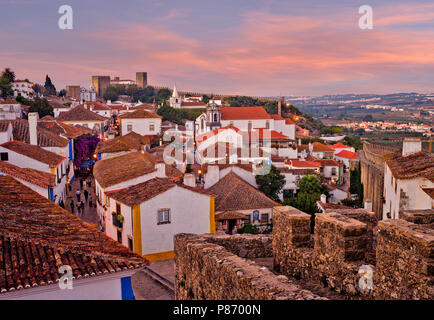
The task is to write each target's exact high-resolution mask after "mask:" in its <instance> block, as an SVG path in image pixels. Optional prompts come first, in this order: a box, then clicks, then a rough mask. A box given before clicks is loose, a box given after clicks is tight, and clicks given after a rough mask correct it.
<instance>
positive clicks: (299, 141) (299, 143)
mask: <svg viewBox="0 0 434 320" xmlns="http://www.w3.org/2000/svg"><path fill="white" fill-rule="evenodd" d="M298 145H299V146H301V139H300V138H298Z"/></svg>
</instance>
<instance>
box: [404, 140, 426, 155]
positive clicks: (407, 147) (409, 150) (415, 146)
mask: <svg viewBox="0 0 434 320" xmlns="http://www.w3.org/2000/svg"><path fill="white" fill-rule="evenodd" d="M421 151H422V142H421V141H420V139H419V138H405V139H404V141H403V143H402V156H403V157H405V156H407V155H409V154H413V153H416V152H421Z"/></svg>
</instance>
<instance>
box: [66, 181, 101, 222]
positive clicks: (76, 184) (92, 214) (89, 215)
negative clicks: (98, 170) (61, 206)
mask: <svg viewBox="0 0 434 320" xmlns="http://www.w3.org/2000/svg"><path fill="white" fill-rule="evenodd" d="M81 179H83V188H81V189H80V180H81ZM86 181H87V180H85V178H84V177H80V176H77V177H76V178H75V179H74V181H73V183H72V186H71V190H69V188H68V194H67V197H66V203H65V209H66V210H68V211H69V212H72V210H71V202H73V203H74V211H73V212H72V213H73V214H74V215H75V216H76V217H79V218H80V219H83V220H84V221H86V222H87V223H90V224H93V225H95V226H96V225H97V214H96V197H95V182H94V179H93V177H92V184H91V186H90V187H88V185H87V183H86ZM77 190H80V191H81V195H80V200H81V201H82V202H83V203H84V209H83V210H80V213H78V210H77V204H78V201H77V196H76V191H77ZM85 190H87V192H88V193H89V196H88V199H87V201H86V199H85V196H84V191H85ZM90 199H92V207H90V206H89V200H90Z"/></svg>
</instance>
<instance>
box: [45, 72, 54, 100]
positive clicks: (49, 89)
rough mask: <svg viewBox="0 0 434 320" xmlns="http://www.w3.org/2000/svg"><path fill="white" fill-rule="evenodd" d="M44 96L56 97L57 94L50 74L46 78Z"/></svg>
mask: <svg viewBox="0 0 434 320" xmlns="http://www.w3.org/2000/svg"><path fill="white" fill-rule="evenodd" d="M44 89H45V90H44V94H45V95H46V96H55V95H56V94H57V91H56V87H55V86H54V84H53V83H52V82H51V79H50V77H49V76H48V74H47V75H46V76H45V84H44Z"/></svg>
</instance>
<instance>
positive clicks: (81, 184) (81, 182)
mask: <svg viewBox="0 0 434 320" xmlns="http://www.w3.org/2000/svg"><path fill="white" fill-rule="evenodd" d="M81 189H83V179H80V190H81Z"/></svg>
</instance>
